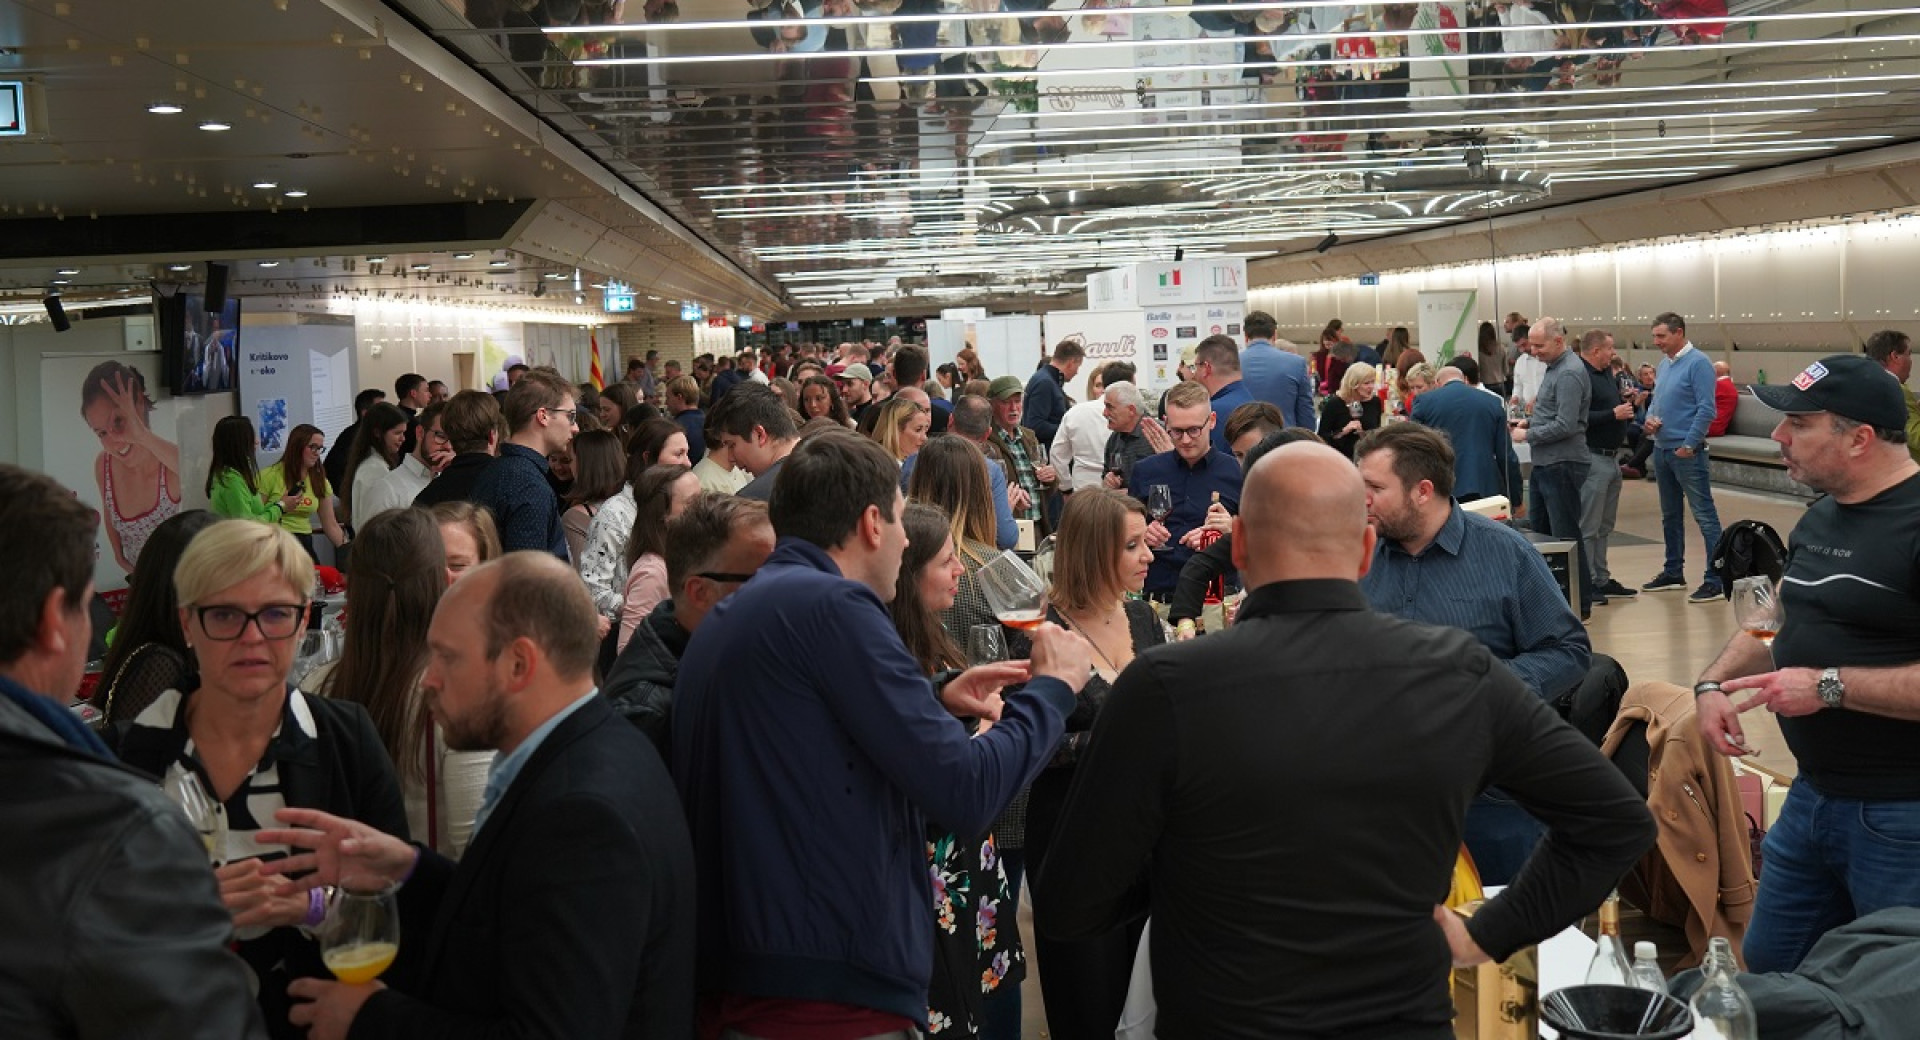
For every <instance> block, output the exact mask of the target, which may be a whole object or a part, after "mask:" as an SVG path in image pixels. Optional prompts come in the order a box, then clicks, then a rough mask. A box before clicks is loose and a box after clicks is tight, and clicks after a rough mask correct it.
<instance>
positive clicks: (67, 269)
mask: <svg viewBox="0 0 1920 1040" xmlns="http://www.w3.org/2000/svg"><path fill="white" fill-rule="evenodd" d="M53 273H54V274H79V273H80V269H79V268H78V267H62V268H61V269H59V270H58V271H55V272H53Z"/></svg>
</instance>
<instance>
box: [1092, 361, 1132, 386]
mask: <svg viewBox="0 0 1920 1040" xmlns="http://www.w3.org/2000/svg"><path fill="white" fill-rule="evenodd" d="M1137 371H1138V369H1136V368H1134V365H1133V362H1131V361H1109V362H1107V363H1106V365H1105V367H1103V368H1101V369H1100V385H1101V386H1102V387H1108V386H1112V385H1113V384H1115V383H1131V382H1133V377H1134V374H1135V373H1136V372H1137Z"/></svg>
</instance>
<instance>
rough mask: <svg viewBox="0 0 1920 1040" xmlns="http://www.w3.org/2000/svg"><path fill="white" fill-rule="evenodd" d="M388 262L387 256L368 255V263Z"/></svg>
mask: <svg viewBox="0 0 1920 1040" xmlns="http://www.w3.org/2000/svg"><path fill="white" fill-rule="evenodd" d="M386 262H387V258H386V257H384V256H370V257H367V263H370V264H384V263H386Z"/></svg>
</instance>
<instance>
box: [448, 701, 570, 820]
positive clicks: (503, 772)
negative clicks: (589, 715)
mask: <svg viewBox="0 0 1920 1040" xmlns="http://www.w3.org/2000/svg"><path fill="white" fill-rule="evenodd" d="M599 693H600V690H599V689H598V688H595V689H591V690H588V691H587V694H586V696H584V697H582V698H580V699H579V700H577V701H574V702H573V703H572V704H569V705H567V706H566V707H564V708H561V709H560V710H559V711H556V712H554V713H553V717H552V718H550V719H548V720H547V721H545V722H542V723H541V724H540V727H539V728H538V729H536V730H534V731H533V732H532V733H529V734H527V739H525V740H523V741H521V742H520V746H519V747H517V748H514V749H513V751H512V752H510V753H508V754H504V755H496V756H494V759H493V765H492V766H491V767H490V768H489V769H488V770H487V789H486V790H485V791H483V792H481V794H480V811H479V812H477V813H475V814H474V815H473V833H474V834H475V835H476V836H478V835H479V833H480V828H482V827H484V826H486V824H487V817H488V816H489V815H491V814H492V813H493V807H494V806H496V805H499V804H500V798H501V796H502V795H504V794H506V793H507V788H509V787H512V786H513V781H514V779H515V778H516V777H518V776H519V775H520V770H521V769H523V768H525V767H526V764H527V759H529V758H532V757H533V753H534V752H535V751H537V750H539V749H540V745H541V744H542V743H544V742H545V741H546V739H547V737H548V736H550V735H551V734H552V733H553V731H554V730H556V729H559V728H560V724H561V723H562V722H565V721H567V718H568V717H569V716H571V715H572V714H573V713H574V712H576V711H579V710H580V709H581V708H583V707H586V704H587V702H588V701H590V700H592V699H593V698H594V697H596V696H598V695H599Z"/></svg>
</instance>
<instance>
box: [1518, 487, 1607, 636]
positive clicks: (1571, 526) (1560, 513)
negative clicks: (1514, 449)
mask: <svg viewBox="0 0 1920 1040" xmlns="http://www.w3.org/2000/svg"><path fill="white" fill-rule="evenodd" d="M1590 457H1591V456H1589V458H1590ZM1592 468H1593V467H1592V466H1591V465H1590V464H1589V463H1588V461H1587V459H1585V458H1583V459H1581V460H1580V461H1579V462H1555V463H1552V464H1551V465H1546V466H1542V465H1541V464H1539V463H1538V462H1536V463H1534V464H1533V483H1532V484H1531V485H1530V486H1529V488H1528V490H1527V515H1528V517H1530V518H1531V519H1532V522H1533V529H1534V531H1535V532H1537V533H1539V534H1547V535H1552V536H1553V537H1555V538H1559V539H1562V540H1564V541H1569V542H1572V543H1573V544H1574V545H1576V546H1578V545H1580V486H1581V485H1582V484H1585V483H1586V481H1587V471H1588V470H1589V469H1592ZM1573 555H1574V559H1573V560H1572V561H1570V562H1571V564H1572V566H1571V568H1570V569H1571V570H1572V571H1573V573H1572V574H1570V575H1568V577H1569V578H1571V579H1572V580H1573V584H1574V592H1575V594H1576V595H1575V600H1576V602H1578V603H1579V604H1580V610H1581V611H1582V612H1583V613H1584V612H1585V611H1586V609H1587V608H1588V607H1590V606H1592V605H1593V593H1592V590H1591V588H1590V587H1589V586H1588V583H1587V565H1586V560H1585V559H1584V557H1585V555H1586V553H1585V550H1584V549H1576V550H1575V552H1574V554H1573Z"/></svg>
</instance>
